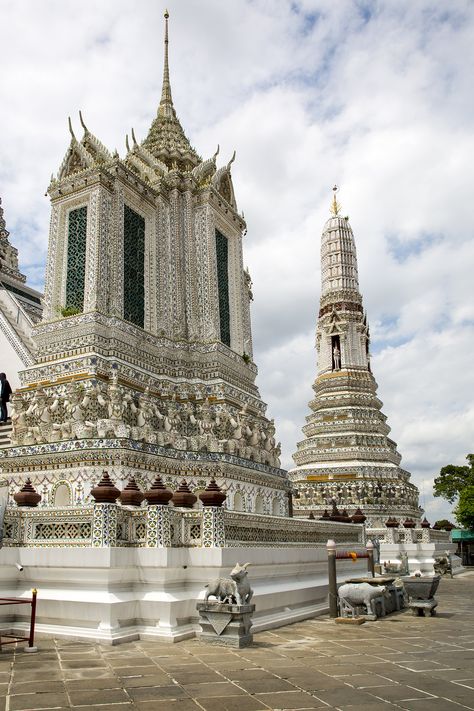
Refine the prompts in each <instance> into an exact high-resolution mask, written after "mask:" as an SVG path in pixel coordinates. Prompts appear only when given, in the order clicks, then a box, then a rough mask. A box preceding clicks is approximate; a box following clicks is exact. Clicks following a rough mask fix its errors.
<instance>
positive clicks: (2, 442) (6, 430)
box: [0, 418, 12, 449]
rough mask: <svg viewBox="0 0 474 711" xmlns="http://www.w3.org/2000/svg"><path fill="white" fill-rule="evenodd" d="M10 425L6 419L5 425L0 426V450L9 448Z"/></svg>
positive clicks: (9, 421)
mask: <svg viewBox="0 0 474 711" xmlns="http://www.w3.org/2000/svg"><path fill="white" fill-rule="evenodd" d="M11 434H12V423H11V420H10V418H8V420H7V422H6V423H5V424H0V449H5V447H10V446H11Z"/></svg>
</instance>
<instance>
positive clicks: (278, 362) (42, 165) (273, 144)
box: [0, 0, 474, 518]
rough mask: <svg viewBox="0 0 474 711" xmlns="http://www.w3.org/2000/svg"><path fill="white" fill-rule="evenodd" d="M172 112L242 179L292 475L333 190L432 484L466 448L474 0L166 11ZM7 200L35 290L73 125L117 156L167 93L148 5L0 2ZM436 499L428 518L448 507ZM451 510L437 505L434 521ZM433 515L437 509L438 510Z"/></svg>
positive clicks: (383, 377)
mask: <svg viewBox="0 0 474 711" xmlns="http://www.w3.org/2000/svg"><path fill="white" fill-rule="evenodd" d="M169 9H170V13H171V22H170V33H171V44H170V52H171V73H172V85H173V95H174V100H175V106H176V108H177V111H178V114H179V116H180V118H181V121H182V123H183V126H184V127H185V129H186V131H187V133H188V135H189V137H190V139H191V141H192V143H193V144H194V145H195V146H196V147H197V149H198V151H199V152H200V153H201V154H202V155H205V156H207V155H210V154H211V153H212V152H214V150H215V146H216V144H217V143H220V145H221V157H222V160H223V161H224V160H227V156H229V157H230V155H231V153H232V151H233V149H234V148H236V149H237V161H236V163H235V165H234V168H233V173H234V181H235V187H236V194H237V200H238V204H239V208H240V209H243V210H244V211H245V216H246V219H247V222H248V227H249V233H248V237H247V239H246V244H245V261H246V263H247V264H248V265H249V267H250V271H251V273H252V277H253V281H254V294H255V302H254V305H253V328H254V340H255V344H256V360H257V363H258V365H259V368H260V375H259V379H258V382H259V385H260V388H261V391H262V395H263V396H264V398H265V399H266V401H267V402H268V403H269V414H270V416H274V417H275V419H276V421H277V426H278V432H279V434H280V437H281V438H282V442H283V454H284V462H285V464H286V465H290V464H291V453H292V452H293V451H294V449H295V445H296V441H297V440H298V439H300V437H301V426H302V425H303V423H304V417H305V415H306V414H307V413H308V408H307V402H308V401H309V399H310V397H311V383H312V381H313V379H314V375H315V372H316V364H315V351H314V348H313V344H314V329H315V319H316V311H317V300H318V297H319V239H320V233H321V230H322V226H323V224H324V221H325V219H326V217H327V206H328V203H329V200H330V188H331V186H332V185H333V183H335V182H337V183H339V184H340V185H341V193H340V196H341V202H342V204H343V208H344V211H345V212H347V213H349V215H350V217H351V224H352V226H353V229H354V232H355V236H356V241H357V247H358V257H359V272H360V283H361V288H362V292H363V294H364V301H365V305H366V308H367V310H368V314H369V319H370V322H371V326H372V333H373V351H374V359H373V364H374V372H375V376H376V378H377V380H378V381H379V383H380V395H381V398H382V400H384V402H385V406H384V411H385V412H386V413H387V414H388V416H389V423H390V424H391V426H392V429H393V432H392V434H393V436H394V438H395V439H396V440H397V441H398V444H399V450H400V452H401V453H402V455H403V457H404V459H403V464H404V465H405V466H406V467H407V468H408V469H411V471H412V472H413V475H414V480H415V481H417V482H421V481H422V480H428V479H430V478H432V477H433V476H434V475H436V473H437V471H438V470H439V468H440V466H442V465H443V464H445V463H448V462H457V463H462V462H463V459H464V457H465V454H466V453H468V452H469V451H472V449H473V443H472V425H473V409H472V393H473V385H474V383H473V376H472V367H471V361H472V356H471V354H472V353H473V351H474V335H473V327H472V325H473V323H474V305H473V304H474V302H473V299H472V268H473V263H474V247H473V244H474V243H473V240H472V216H471V203H472V199H471V197H470V190H471V186H472V184H473V182H474V180H473V178H474V175H473V173H474V170H473V164H472V158H471V156H472V154H473V147H474V146H473V143H474V141H473V138H472V136H473V135H474V134H473V130H472V129H473V116H474V94H473V92H472V76H471V70H470V68H471V67H472V65H473V59H474V58H473V53H474V43H473V42H472V36H473V29H474V27H473V25H474V6H473V5H472V3H470V2H468V0H465V1H463V0H453V1H452V2H450V3H449V4H447V3H440V4H436V3H432V2H431V0H419V1H418V2H416V3H413V2H410V1H409V0H399V2H397V3H365V2H362V1H361V2H353V3H334V2H333V1H332V0H304V1H303V0H301V1H300V2H290V1H289V0H288V1H286V0H279V1H278V2H275V1H274V0H272V2H270V1H269V0H254V1H253V2H245V1H244V0H234V2H232V3H222V2H219V1H218V0H199V1H198V0H187V2H185V3H184V2H179V1H178V0H171V1H170V7H169ZM0 11H1V17H2V25H3V27H4V28H7V29H6V30H5V29H4V32H3V33H2V56H1V59H0V97H1V101H2V111H1V115H0V129H1V130H0V194H1V195H2V197H3V201H4V208H5V213H6V218H7V220H8V225H9V229H10V231H11V233H12V239H13V241H15V242H16V244H17V246H19V247H20V257H21V260H22V266H23V268H24V269H25V270H26V271H27V272H28V274H29V275H30V277H31V279H32V281H34V282H35V283H38V282H39V279H40V276H39V275H40V273H41V270H42V266H43V264H44V260H45V254H46V247H47V232H48V219H49V206H48V202H47V200H46V199H45V198H44V197H43V194H44V189H45V187H46V185H47V184H48V181H49V175H50V173H51V172H53V171H56V170H57V168H58V166H59V164H60V162H61V159H62V156H63V155H64V152H65V150H66V148H67V145H68V132H67V116H68V115H69V114H71V115H73V117H75V118H74V121H75V123H76V124H77V123H78V122H77V118H76V117H77V111H78V109H79V108H81V109H82V110H83V111H84V114H85V118H86V121H87V123H88V124H89V126H90V128H91V130H93V131H94V133H96V135H97V136H98V137H99V138H100V139H101V140H102V141H103V142H104V143H105V144H106V145H107V146H109V148H111V149H114V148H115V147H117V148H118V149H119V151H121V152H122V153H123V145H124V136H125V133H127V132H129V130H130V127H131V126H134V127H135V130H136V133H137V136H142V137H143V136H144V135H145V133H146V131H147V129H148V127H149V125H150V123H151V121H152V118H153V115H154V112H155V111H156V106H157V103H158V100H159V93H160V83H161V67H162V58H161V54H162V46H161V45H162V42H161V38H162V19H161V13H162V8H161V7H159V6H157V5H156V3H154V2H152V1H151V0H140V2H138V3H130V2H127V0H101V2H100V3H97V2H92V0H85V1H84V2H82V3H81V4H77V3H75V2H72V0H62V1H59V0H42V2H41V3H38V2H36V1H35V0H0ZM428 488H429V486H428V484H426V483H425V485H424V490H425V498H426V502H427V506H428V505H429V511H430V512H433V516H434V515H435V514H436V517H437V518H438V517H439V516H438V515H437V510H438V508H439V510H440V511H442V512H443V513H447V512H448V508H449V507H447V505H445V504H443V503H442V502H440V501H439V500H435V501H434V502H431V501H430V498H429V496H428V494H429V492H428V491H427V489H428ZM443 506H444V508H443ZM430 515H431V514H430Z"/></svg>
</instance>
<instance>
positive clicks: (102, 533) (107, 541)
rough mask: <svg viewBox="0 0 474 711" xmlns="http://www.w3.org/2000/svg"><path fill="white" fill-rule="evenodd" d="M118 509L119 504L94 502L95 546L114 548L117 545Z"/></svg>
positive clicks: (93, 539) (93, 538) (93, 542)
mask: <svg viewBox="0 0 474 711" xmlns="http://www.w3.org/2000/svg"><path fill="white" fill-rule="evenodd" d="M117 510H118V506H117V504H98V503H95V504H94V516H93V519H92V547H93V548H113V547H114V546H116V545H117Z"/></svg>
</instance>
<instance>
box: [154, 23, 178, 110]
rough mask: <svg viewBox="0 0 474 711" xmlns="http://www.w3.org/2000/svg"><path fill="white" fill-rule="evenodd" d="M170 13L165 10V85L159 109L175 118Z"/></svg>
mask: <svg viewBox="0 0 474 711" xmlns="http://www.w3.org/2000/svg"><path fill="white" fill-rule="evenodd" d="M169 16H170V14H169V12H168V10H165V15H164V17H165V59H164V64H163V87H162V89H161V101H160V106H159V109H158V115H159V116H165V117H166V118H174V116H175V115H176V114H175V110H174V107H173V98H172V96H171V84H170V69H169V64H168V43H169V41H168V18H169Z"/></svg>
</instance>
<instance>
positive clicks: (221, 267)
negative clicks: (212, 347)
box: [216, 230, 230, 346]
mask: <svg viewBox="0 0 474 711" xmlns="http://www.w3.org/2000/svg"><path fill="white" fill-rule="evenodd" d="M216 258H217V287H218V290H219V319H220V327H221V341H222V343H225V344H226V346H230V309H229V243H228V240H227V237H226V236H225V235H223V234H222V233H221V232H219V230H216Z"/></svg>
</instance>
